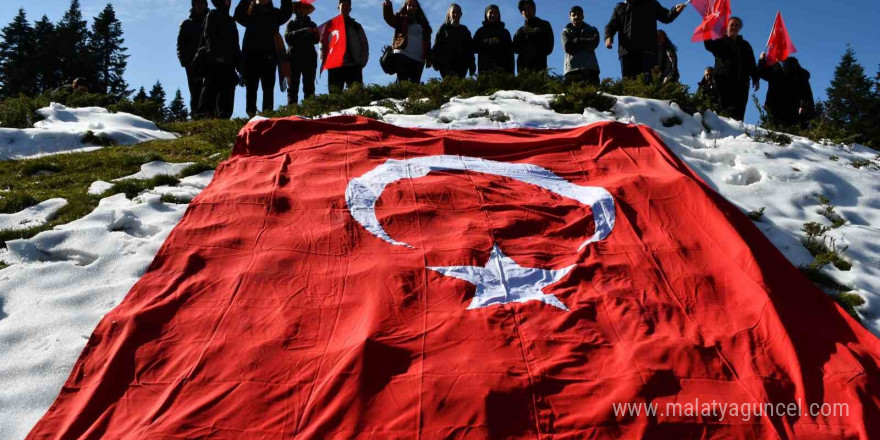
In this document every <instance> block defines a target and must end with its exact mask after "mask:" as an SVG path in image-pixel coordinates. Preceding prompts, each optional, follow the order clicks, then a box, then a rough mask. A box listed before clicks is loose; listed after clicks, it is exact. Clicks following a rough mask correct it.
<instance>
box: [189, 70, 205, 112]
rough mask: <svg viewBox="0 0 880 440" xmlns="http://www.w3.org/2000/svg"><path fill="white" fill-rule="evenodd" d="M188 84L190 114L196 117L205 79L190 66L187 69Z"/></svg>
mask: <svg viewBox="0 0 880 440" xmlns="http://www.w3.org/2000/svg"><path fill="white" fill-rule="evenodd" d="M186 82H187V85H188V86H189V114H190V115H193V116H194V115H195V114H196V113H197V112H198V111H199V96H201V94H202V83H203V82H204V78H202V77H201V76H200V75H198V74H197V73H196V69H195V68H194V67H192V66H190V67H187V68H186Z"/></svg>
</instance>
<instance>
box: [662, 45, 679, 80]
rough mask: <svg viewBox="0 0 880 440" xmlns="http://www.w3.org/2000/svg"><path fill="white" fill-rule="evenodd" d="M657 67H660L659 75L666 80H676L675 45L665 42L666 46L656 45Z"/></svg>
mask: <svg viewBox="0 0 880 440" xmlns="http://www.w3.org/2000/svg"><path fill="white" fill-rule="evenodd" d="M657 67H659V68H660V77H661V78H662V79H663V80H664V81H667V82H677V81H678V79H679V78H680V76H679V74H678V53H677V51H676V49H675V46H673V45H671V44H669V43H667V44H666V47H659V46H658V47H657Z"/></svg>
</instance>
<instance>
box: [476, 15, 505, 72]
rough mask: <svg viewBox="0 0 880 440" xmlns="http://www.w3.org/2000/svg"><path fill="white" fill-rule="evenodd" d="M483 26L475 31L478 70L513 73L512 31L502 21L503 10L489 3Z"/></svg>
mask: <svg viewBox="0 0 880 440" xmlns="http://www.w3.org/2000/svg"><path fill="white" fill-rule="evenodd" d="M483 17H484V20H483V26H481V27H480V28H479V29H477V32H476V33H474V52H476V54H477V72H478V73H480V74H483V73H487V72H490V71H493V70H494V71H500V72H506V73H509V74H511V75H513V72H514V70H513V69H514V68H513V43H512V41H511V39H510V32H509V31H508V30H507V29H506V28H505V27H504V22H503V21H501V10H500V9H498V6H497V5H489V6H487V7H486V12H485V13H484V15H483Z"/></svg>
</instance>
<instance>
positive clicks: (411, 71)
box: [394, 53, 425, 83]
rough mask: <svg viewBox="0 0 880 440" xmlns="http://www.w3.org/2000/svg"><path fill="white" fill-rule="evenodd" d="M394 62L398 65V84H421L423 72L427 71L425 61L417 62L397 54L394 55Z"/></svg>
mask: <svg viewBox="0 0 880 440" xmlns="http://www.w3.org/2000/svg"><path fill="white" fill-rule="evenodd" d="M394 62H395V64H396V65H397V82H404V81H409V82H413V83H419V82H421V81H422V72H423V71H424V70H425V62H424V61H416V60H414V59H412V58H410V57H408V56H406V55H404V54H402V53H396V54H394Z"/></svg>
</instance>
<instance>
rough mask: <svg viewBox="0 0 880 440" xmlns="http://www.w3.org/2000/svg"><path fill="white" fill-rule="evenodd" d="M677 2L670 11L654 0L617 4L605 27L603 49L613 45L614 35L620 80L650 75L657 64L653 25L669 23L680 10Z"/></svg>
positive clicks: (655, 35) (655, 34) (654, 28)
mask: <svg viewBox="0 0 880 440" xmlns="http://www.w3.org/2000/svg"><path fill="white" fill-rule="evenodd" d="M684 7H685V4H684V3H681V4H678V5H676V6H675V7H673V8H672V9H671V10H669V9H666V8H664V7H663V6H661V5H660V2H658V1H657V0H626V1H625V2H623V3H618V4H617V6H615V7H614V12H612V13H611V19H610V20H608V24H607V25H605V47H607V48H608V49H611V48H612V47H613V46H614V35H617V34H619V35H620V41H619V42H618V43H617V56H618V57H619V58H620V73H621V75H622V76H623V77H624V78H635V77H637V76H639V75H641V74H645V73H647V74H649V75H650V74H651V69H653V68H654V66H656V65H657V22H658V21H659V22H661V23H666V24H669V23H672V22H673V21H674V20H675V19H676V18H678V16H679V14H681V11H684Z"/></svg>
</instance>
